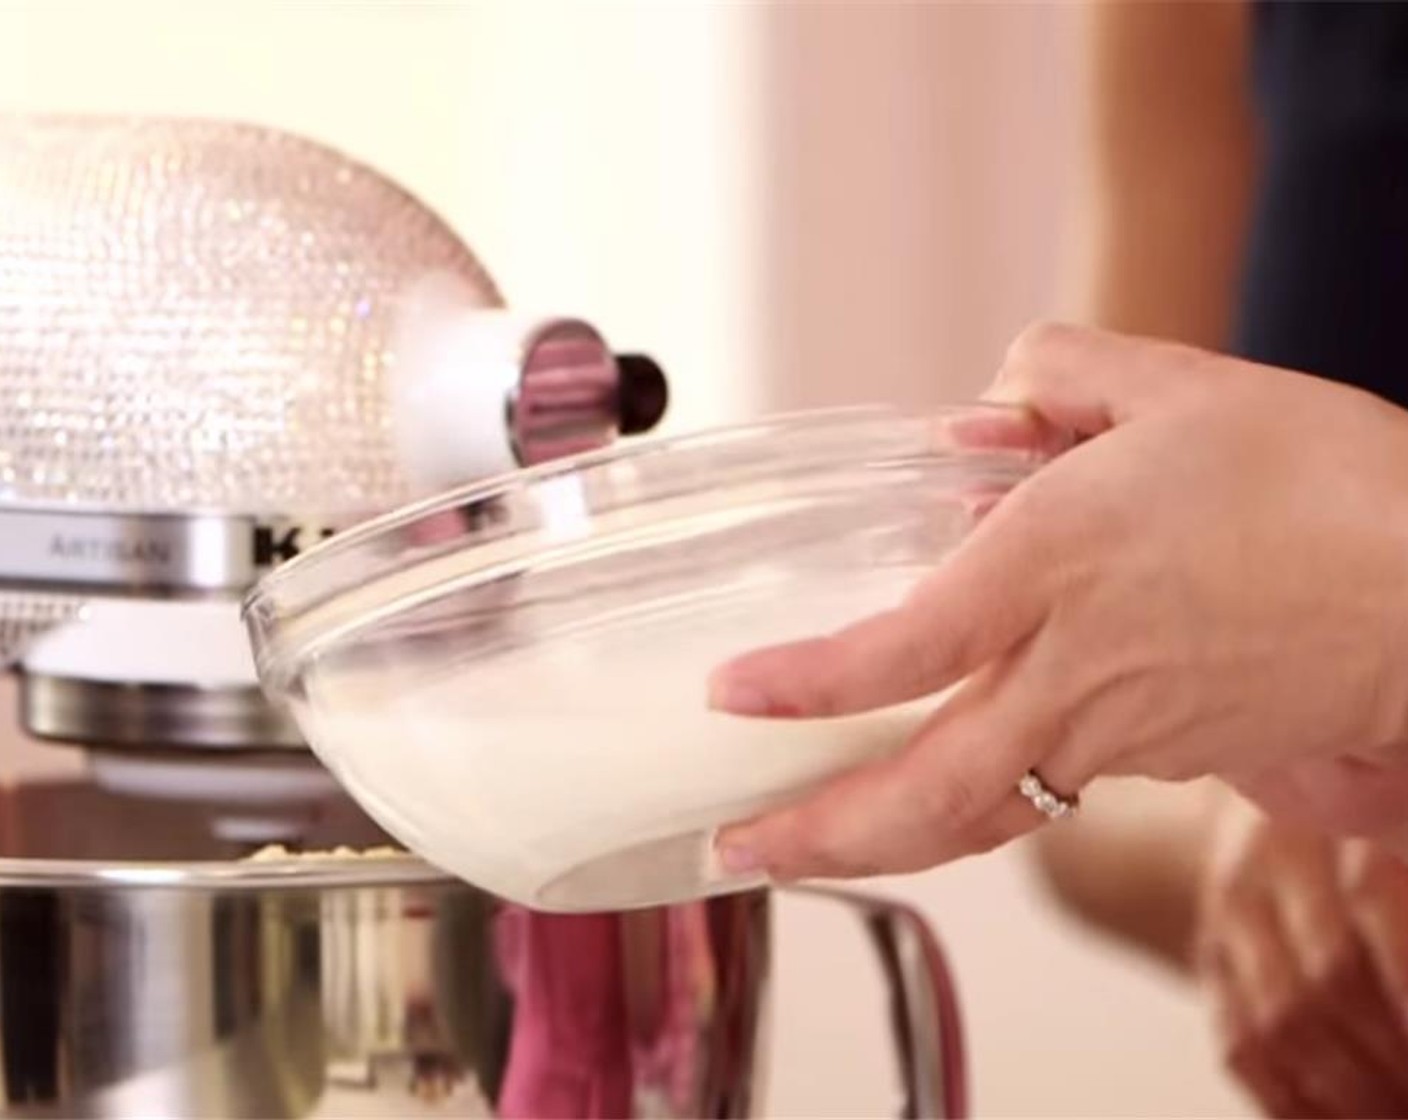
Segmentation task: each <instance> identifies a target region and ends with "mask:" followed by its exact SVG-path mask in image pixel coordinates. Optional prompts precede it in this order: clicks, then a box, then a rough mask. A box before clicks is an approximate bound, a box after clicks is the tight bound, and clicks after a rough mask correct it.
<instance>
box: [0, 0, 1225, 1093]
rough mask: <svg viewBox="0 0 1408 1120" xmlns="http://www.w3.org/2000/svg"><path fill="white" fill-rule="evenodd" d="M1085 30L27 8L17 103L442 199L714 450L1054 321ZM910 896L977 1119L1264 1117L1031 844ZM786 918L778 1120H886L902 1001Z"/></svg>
mask: <svg viewBox="0 0 1408 1120" xmlns="http://www.w3.org/2000/svg"><path fill="white" fill-rule="evenodd" d="M1071 17H1072V10H1071V8H1069V7H1068V6H1063V5H1058V4H1054V3H1053V4H1042V5H1031V6H1027V5H1021V4H1015V3H990V4H956V3H955V4H927V5H925V4H915V3H910V4H893V5H890V4H884V3H880V2H878V0H872V2H865V3H861V2H856V3H852V4H846V3H820V2H818V3H814V4H809V3H796V2H794V3H776V4H768V3H761V2H759V3H752V4H737V3H723V2H720V3H717V4H705V3H687V2H675V3H663V2H662V3H649V4H648V3H616V4H607V3H580V4H573V3H567V2H565V0H564V2H561V3H548V2H533V0H501V2H497V3H493V2H485V3H474V4H470V3H462V4H453V3H439V4H415V3H409V2H399V3H393V2H384V3H350V2H348V3H330V2H325V3H316V4H315V3H303V4H297V3H280V4H275V3H272V2H268V0H242V2H238V3H237V2H235V0H228V2H226V3H213V2H210V0H201V2H194V0H187V2H185V3H179V4H177V3H141V2H133V0H129V2H125V3H123V4H121V5H116V4H107V3H102V2H100V0H90V2H85V3H78V2H66V0H47V2H43V3H40V2H37V0H36V2H34V3H30V4H22V3H14V2H11V3H9V4H5V5H0V108H4V109H45V110H79V111H90V110H121V111H138V112H153V113H156V112H161V113H181V114H213V115H220V116H233V117H240V118H244V119H248V120H254V121H260V122H264V123H270V124H275V125H279V126H282V127H285V128H289V129H293V130H296V131H300V132H303V133H306V134H309V135H311V136H314V137H316V138H318V139H321V140H324V141H326V142H329V143H332V144H334V145H335V146H338V147H341V148H343V149H344V150H347V151H349V152H351V153H353V154H355V155H357V156H360V157H362V158H364V159H366V160H367V161H369V162H371V163H373V164H375V165H376V166H378V167H379V168H381V169H382V170H383V171H386V172H388V173H390V174H391V175H392V176H394V177H395V178H398V179H399V180H401V181H402V182H403V183H404V184H405V185H407V186H408V187H410V188H411V189H412V190H414V191H416V192H417V193H419V194H421V195H422V196H423V197H424V198H425V199H426V200H427V201H429V202H430V203H432V204H433V205H435V206H436V207H437V208H439V209H440V210H441V211H442V212H443V213H444V214H445V215H446V216H447V217H448V218H449V219H450V220H451V221H452V222H453V223H454V224H455V225H457V226H458V227H459V228H460V229H461V230H462V231H463V232H464V233H465V235H466V236H467V238H468V239H469V241H470V242H471V244H473V245H474V246H475V247H476V249H477V250H478V251H479V252H480V253H481V254H482V256H483V257H484V258H485V259H486V261H487V262H488V265H489V267H490V269H491V270H492V271H493V272H494V273H495V274H496V276H497V277H498V278H499V280H500V281H501V282H502V285H503V287H504V289H505V291H506V293H507V294H508V296H509V298H510V299H511V300H512V301H514V302H516V303H519V304H521V305H528V306H535V307H542V308H546V309H550V310H555V311H569V312H577V313H581V314H584V315H586V316H588V317H590V318H592V319H594V320H595V321H596V322H598V323H599V324H600V325H601V326H602V327H603V328H604V329H606V331H607V332H608V334H609V335H610V336H611V337H612V338H613V339H614V340H616V341H617V342H618V344H620V345H623V346H629V347H632V348H647V349H650V350H652V351H654V352H655V353H657V354H658V355H659V356H660V357H661V358H662V359H663V360H664V361H665V363H666V364H667V365H668V367H669V368H670V369H671V371H672V374H673V376H674V383H675V403H674V410H673V413H672V416H671V420H670V423H671V425H672V426H674V427H676V428H679V427H696V426H699V425H707V424H715V423H719V422H725V421H729V420H733V419H736V418H739V417H742V416H748V415H752V414H755V413H756V412H758V411H760V410H771V409H777V408H794V407H799V406H808V405H816V404H837V403H850V402H857V401H864V400H876V399H887V400H893V401H899V402H901V403H904V404H908V405H914V406H925V405H932V404H934V403H937V402H941V401H944V400H951V399H961V398H963V397H966V396H969V395H971V394H973V393H975V392H976V391H978V390H979V389H980V388H981V386H982V385H983V384H984V383H985V381H986V380H987V378H988V376H989V374H990V372H991V371H992V369H993V368H994V366H995V363H996V361H997V360H998V358H999V357H1000V355H1001V351H1002V347H1003V345H1004V344H1005V342H1006V340H1007V339H1008V338H1009V337H1010V336H1011V335H1012V334H1013V332H1014V331H1015V330H1017V329H1018V328H1019V327H1020V325H1021V324H1022V323H1023V322H1024V321H1026V320H1027V319H1029V318H1031V317H1033V316H1035V315H1038V314H1041V313H1043V312H1045V311H1047V310H1048V309H1049V308H1050V307H1051V304H1052V301H1053V299H1054V294H1055V276H1056V268H1057V250H1058V244H1057V238H1058V227H1059V222H1060V215H1061V207H1062V201H1063V194H1064V191H1065V189H1066V187H1067V182H1066V174H1067V157H1068V154H1069V152H1070V149H1071V120H1070V117H1071V99H1072V93H1073V90H1072V79H1071V74H1072V68H1073V66H1074V54H1073V50H1072V42H1071V34H1070V32H1071V26H1070V24H1071ZM11 704H12V700H11V699H10V696H9V693H8V691H4V690H0V738H3V739H4V740H5V741H4V742H3V744H0V747H3V751H4V752H5V753H6V754H7V756H8V758H9V764H10V765H13V764H14V763H15V761H16V760H17V759H18V758H20V757H21V755H22V756H23V759H24V761H23V764H24V765H26V766H33V765H36V764H39V765H49V764H51V762H52V761H54V760H56V758H57V756H55V755H53V754H47V755H46V754H42V753H36V751H35V750H34V749H33V748H30V747H22V746H21V745H20V744H18V743H15V742H12V741H10V740H11V739H12V738H13V735H12V732H10V731H9V728H10V727H12V726H13V722H14V720H13V717H12V715H11V714H10V712H11ZM7 737H8V738H7ZM885 887H886V889H893V890H895V891H897V892H899V893H902V894H903V895H904V896H905V897H908V898H910V899H912V900H914V901H916V902H917V903H919V904H920V905H921V906H922V907H923V908H924V909H925V910H926V911H927V912H928V913H929V914H930V915H931V916H932V918H933V919H934V921H935V922H936V923H937V924H938V926H939V928H940V930H941V931H942V934H943V936H944V938H945V940H946V942H947V944H948V947H949V950H950V952H951V954H952V956H953V958H954V960H955V962H956V966H957V970H958V974H959V979H960V983H961V986H962V995H963V997H964V1001H965V1004H966V1007H967V1013H968V1016H969V1021H970V1040H969V1042H970V1053H971V1058H972V1064H973V1071H974V1076H975V1107H976V1111H977V1112H978V1114H980V1115H986V1116H1097V1115H1100V1116H1191V1115H1198V1116H1231V1115H1239V1114H1243V1113H1245V1107H1244V1105H1243V1103H1242V1101H1241V1099H1240V1098H1239V1097H1238V1096H1237V1095H1236V1094H1234V1093H1233V1091H1232V1090H1231V1089H1230V1088H1229V1086H1228V1085H1227V1084H1226V1082H1225V1081H1224V1080H1223V1079H1222V1078H1221V1076H1220V1075H1219V1073H1218V1071H1217V1070H1216V1068H1215V1064H1214V1061H1213V1057H1212V1054H1211V1048H1210V1045H1209V1042H1208V1039H1207V1037H1206V1033H1205V1031H1204V1023H1203V1016H1202V1012H1201V1010H1200V1008H1199V1007H1198V1006H1197V1005H1196V1004H1195V1003H1194V1002H1193V1001H1192V1000H1191V998H1190V997H1189V995H1188V993H1186V992H1185V991H1183V990H1182V989H1181V988H1180V987H1179V986H1178V985H1177V984H1174V983H1172V982H1170V981H1168V980H1166V979H1165V978H1164V977H1163V976H1161V975H1159V974H1157V973H1154V972H1151V971H1149V970H1147V969H1146V968H1144V967H1143V966H1142V964H1141V963H1140V962H1138V961H1135V960H1133V959H1131V958H1129V957H1127V956H1125V955H1123V954H1120V953H1117V952H1115V951H1113V950H1110V949H1109V948H1107V947H1106V946H1105V945H1104V944H1103V943H1095V942H1092V941H1090V940H1088V939H1087V938H1086V937H1085V935H1084V934H1083V933H1082V932H1081V931H1080V930H1077V929H1075V928H1073V927H1072V926H1071V925H1069V924H1068V923H1066V922H1065V921H1064V920H1063V919H1062V918H1060V917H1059V916H1058V915H1056V914H1055V913H1053V912H1052V911H1051V910H1050V908H1049V907H1048V905H1047V904H1046V902H1045V900H1044V899H1043V898H1042V897H1041V895H1040V893H1039V892H1038V891H1037V890H1036V889H1035V888H1034V885H1033V883H1032V881H1031V879H1030V878H1029V876H1028V874H1027V871H1026V867H1025V864H1024V861H1023V857H1022V854H1021V853H1020V851H1008V852H1004V853H1001V854H998V855H995V856H992V857H988V858H985V859H982V860H975V861H970V862H968V863H965V864H962V865H959V866H956V867H951V868H947V869H943V870H940V871H937V872H934V873H932V874H929V875H926V876H922V877H918V878H915V879H913V880H910V881H905V882H902V883H895V884H885ZM781 925H782V930H781V939H782V951H781V953H780V954H779V988H778V992H777V1000H776V1006H775V1008H774V1012H773V1015H774V1024H775V1027H776V1040H775V1044H774V1055H773V1062H772V1089H771V1092H770V1102H771V1105H770V1112H771V1114H773V1115H787V1116H823V1115H826V1116H856V1115H877V1114H880V1113H883V1112H884V1111H885V1110H886V1109H888V1108H889V1107H890V1106H891V1104H892V1103H893V1102H892V1099H891V1096H890V1095H889V1093H888V1090H887V1088H886V1086H887V1082H888V1078H889V1074H890V1063H889V1059H888V1057H887V1054H886V1051H885V1048H884V1040H883V1032H882V1030H881V1024H882V1022H883V1019H882V1014H883V1004H882V1001H881V997H880V994H879V992H878V989H877V986H876V977H875V974H874V971H873V969H872V968H871V967H870V965H869V963H868V962H867V961H866V960H865V959H864V956H863V953H864V948H863V943H862V941H861V939H860V936H859V934H858V932H857V930H856V929H853V928H852V927H851V924H849V923H848V921H847V920H846V918H845V917H844V915H842V914H840V913H839V912H837V911H836V910H835V909H834V908H832V907H828V906H825V905H823V904H820V903H817V902H812V901H808V902H791V903H787V904H785V905H784V906H783V908H782V922H781ZM836 955H839V957H840V961H841V963H838V962H837V961H836V960H835V959H833V958H834V957H835V956H836Z"/></svg>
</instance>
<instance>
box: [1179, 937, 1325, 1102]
mask: <svg viewBox="0 0 1408 1120" xmlns="http://www.w3.org/2000/svg"><path fill="white" fill-rule="evenodd" d="M1201 971H1202V979H1203V983H1204V986H1205V987H1206V988H1207V990H1208V992H1209V994H1210V997H1211V1000H1212V1008H1213V1022H1214V1024H1215V1027H1214V1029H1215V1033H1216V1035H1217V1039H1218V1043H1219V1045H1220V1046H1221V1049H1222V1056H1223V1061H1224V1063H1225V1064H1226V1066H1227V1069H1228V1072H1230V1073H1231V1074H1232V1075H1233V1077H1235V1078H1236V1079H1237V1081H1239V1082H1240V1083H1241V1085H1242V1086H1243V1087H1244V1088H1245V1089H1246V1090H1247V1091H1248V1092H1249V1093H1251V1095H1252V1096H1253V1097H1254V1098H1255V1099H1256V1101H1257V1103H1258V1104H1260V1105H1261V1107H1262V1108H1263V1109H1265V1110H1266V1114H1267V1115H1268V1116H1273V1117H1277V1118H1282V1120H1304V1118H1306V1117H1312V1116H1320V1115H1323V1113H1322V1112H1321V1111H1320V1109H1319V1108H1318V1107H1316V1106H1315V1105H1313V1104H1312V1103H1311V1102H1309V1101H1307V1100H1305V1099H1303V1098H1302V1097H1301V1096H1300V1093H1299V1092H1298V1091H1297V1089H1296V1087H1295V1084H1294V1082H1293V1081H1291V1080H1290V1079H1288V1078H1287V1077H1286V1076H1285V1074H1283V1073H1282V1072H1281V1071H1280V1070H1279V1069H1277V1068H1276V1065H1275V1063H1274V1062H1273V1061H1272V1060H1271V1056H1270V1055H1269V1054H1268V1053H1267V1051H1266V1050H1265V1048H1264V1047H1262V1046H1260V1045H1259V1044H1258V1042H1257V1032H1256V1030H1255V1029H1254V1026H1253V1019H1252V1013H1251V1010H1250V1009H1249V1008H1248V1007H1247V1005H1246V1001H1245V1000H1244V999H1243V997H1242V992H1241V989H1240V988H1239V987H1238V985H1237V983H1236V981H1235V979H1234V977H1233V974H1232V970H1231V968H1230V966H1229V965H1228V963H1227V960H1226V957H1225V956H1224V955H1223V954H1221V953H1215V952H1213V953H1209V954H1208V955H1207V959H1206V960H1205V961H1204V962H1203V964H1202V968H1201Z"/></svg>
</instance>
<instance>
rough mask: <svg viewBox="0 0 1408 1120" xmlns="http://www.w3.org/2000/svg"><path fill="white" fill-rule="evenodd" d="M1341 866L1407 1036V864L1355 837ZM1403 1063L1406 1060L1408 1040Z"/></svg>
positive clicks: (1362, 933)
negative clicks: (1356, 839)
mask: <svg viewBox="0 0 1408 1120" xmlns="http://www.w3.org/2000/svg"><path fill="white" fill-rule="evenodd" d="M1340 871H1341V875H1342V877H1343V881H1344V884H1345V889H1346V892H1347V894H1348V897H1349V900H1350V914H1351V920H1352V921H1353V923H1354V926H1355V929H1356V930H1357V931H1358V934H1359V937H1360V939H1361V941H1362V943H1363V945H1364V947H1365V950H1366V951H1367V953H1368V954H1369V958H1370V960H1371V962H1372V964H1373V967H1374V972H1375V975H1376V976H1377V978H1378V980H1379V983H1380V987H1381V990H1382V991H1383V993H1384V996H1385V999H1386V1000H1387V1001H1388V1003H1389V1004H1390V1006H1391V1007H1392V1010H1393V1014H1394V1016H1395V1018H1396V1021H1397V1023H1398V1025H1399V1026H1400V1028H1401V1029H1402V1031H1403V1034H1402V1035H1401V1037H1405V1038H1408V866H1405V865H1404V864H1403V863H1401V862H1400V861H1399V860H1398V859H1397V857H1395V856H1394V855H1392V854H1390V853H1388V852H1386V851H1384V850H1383V849H1382V848H1380V847H1379V846H1378V845H1377V844H1373V843H1369V842H1364V841H1355V842H1350V843H1346V844H1344V845H1342V846H1341V854H1340ZM1399 1063H1400V1064H1408V1041H1405V1043H1404V1046H1403V1048H1400V1050H1399Z"/></svg>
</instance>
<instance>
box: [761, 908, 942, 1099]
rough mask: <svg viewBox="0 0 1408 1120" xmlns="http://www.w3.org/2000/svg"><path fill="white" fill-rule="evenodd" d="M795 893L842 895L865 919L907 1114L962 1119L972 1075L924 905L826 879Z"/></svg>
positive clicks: (940, 955) (934, 936)
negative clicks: (836, 886) (834, 885)
mask: <svg viewBox="0 0 1408 1120" xmlns="http://www.w3.org/2000/svg"><path fill="white" fill-rule="evenodd" d="M788 893H790V894H802V895H813V896H816V897H819V898H828V899H831V900H832V901H835V902H839V903H842V904H843V905H845V906H846V907H847V908H848V909H850V910H852V911H854V912H855V913H856V916H857V917H858V918H860V920H861V922H862V923H863V924H864V926H865V929H866V932H867V934H869V937H870V943H871V946H872V947H873V948H874V950H875V953H876V956H877V957H878V958H879V962H880V969H881V971H882V973H883V974H884V976H885V982H886V985H887V987H888V988H889V994H890V1024H891V1030H892V1031H893V1034H894V1041H895V1049H896V1052H897V1054H898V1057H899V1063H900V1080H901V1085H902V1088H903V1093H904V1097H903V1106H902V1111H901V1112H900V1116H901V1117H904V1118H905V1120H919V1118H921V1117H922V1118H936V1120H965V1118H966V1117H967V1116H968V1078H967V1064H966V1054H965V1048H964V1039H963V1020H962V1016H961V1014H960V1012H959V1006H958V996H957V989H956V985H955V984H954V980H953V975H952V973H951V971H950V969H949V965H948V959H947V957H946V955H945V953H944V950H943V946H942V945H941V944H940V942H939V939H938V935H937V934H936V933H935V932H934V929H933V927H932V926H931V925H930V924H929V921H928V919H927V918H925V917H924V915H923V914H922V913H920V912H919V911H918V910H916V909H914V908H913V907H911V906H906V905H904V904H903V903H899V902H895V901H894V900H892V899H888V898H881V897H879V896H876V895H870V894H863V893H858V892H854V891H842V890H831V889H827V888H824V887H797V888H793V889H792V890H790V891H789V892H788Z"/></svg>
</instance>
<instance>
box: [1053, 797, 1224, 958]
mask: <svg viewBox="0 0 1408 1120" xmlns="http://www.w3.org/2000/svg"><path fill="white" fill-rule="evenodd" d="M1223 796H1226V795H1225V794H1223V793H1222V791H1221V789H1220V788H1219V787H1215V786H1213V785H1212V784H1211V783H1210V782H1196V783H1191V784H1188V785H1177V786H1167V785H1155V784H1153V783H1150V782H1143V781H1138V780H1131V779H1121V780H1118V781H1108V782H1101V783H1099V784H1098V785H1095V786H1093V787H1091V789H1090V790H1088V791H1087V792H1086V793H1085V794H1084V795H1083V796H1082V806H1081V815H1080V816H1079V817H1077V818H1075V819H1074V820H1072V821H1062V822H1058V823H1056V824H1053V825H1048V826H1047V827H1045V828H1042V829H1040V830H1038V831H1037V832H1036V833H1035V834H1034V836H1033V837H1032V841H1031V843H1032V850H1033V852H1034V853H1035V860H1036V865H1037V868H1038V869H1039V871H1040V872H1041V874H1042V876H1043V879H1044V880H1045V883H1046V885H1047V887H1048V888H1049V889H1050V890H1051V892H1052V894H1053V895H1054V897H1055V898H1056V900H1057V901H1058V902H1059V903H1061V904H1062V906H1063V907H1064V908H1065V909H1066V910H1067V911H1068V912H1070V913H1071V914H1073V915H1074V916H1075V917H1077V918H1079V919H1081V920H1082V921H1084V922H1086V923H1088V924H1089V925H1091V926H1093V927H1095V928H1096V929H1097V930H1099V931H1101V932H1102V933H1106V934H1110V935H1113V936H1115V937H1117V938H1119V939H1121V940H1123V941H1125V942H1128V943H1130V944H1132V945H1134V946H1135V947H1137V948H1139V949H1142V950H1144V951H1145V952H1147V953H1150V954H1152V955H1153V956H1154V957H1155V958H1157V959H1158V960H1160V961H1162V962H1163V963H1164V964H1167V965H1170V966H1172V967H1175V968H1178V969H1183V968H1186V967H1188V966H1189V965H1190V964H1191V954H1192V948H1193V934H1194V928H1195V924H1196V920H1197V916H1198V892H1199V889H1200V887H1199V884H1200V882H1201V880H1202V876H1203V869H1204V867H1205V865H1206V861H1207V859H1208V857H1209V854H1210V852H1209V845H1210V843H1211V835H1212V831H1213V828H1212V823H1213V817H1214V814H1215V811H1216V807H1217V805H1218V804H1219V800H1218V799H1219V798H1220V797H1223Z"/></svg>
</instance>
